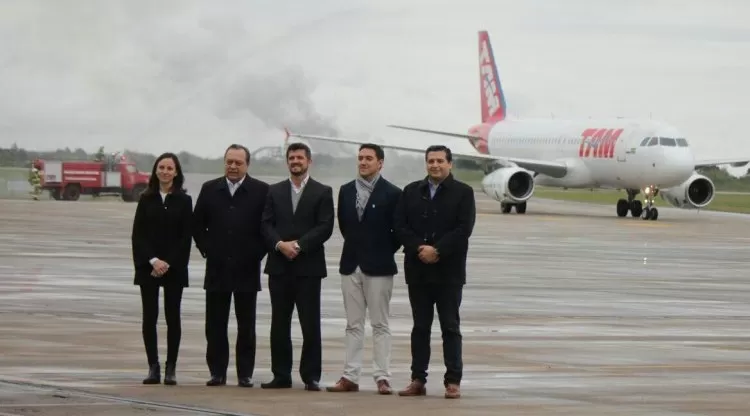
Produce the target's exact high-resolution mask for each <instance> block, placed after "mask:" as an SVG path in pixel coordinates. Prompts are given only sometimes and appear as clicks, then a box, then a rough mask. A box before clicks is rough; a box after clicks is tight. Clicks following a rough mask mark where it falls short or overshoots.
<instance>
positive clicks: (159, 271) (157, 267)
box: [151, 259, 169, 277]
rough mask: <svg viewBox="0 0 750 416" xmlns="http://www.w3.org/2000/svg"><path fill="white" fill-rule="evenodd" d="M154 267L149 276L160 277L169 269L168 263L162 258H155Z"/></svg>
mask: <svg viewBox="0 0 750 416" xmlns="http://www.w3.org/2000/svg"><path fill="white" fill-rule="evenodd" d="M153 267H154V269H153V270H152V271H151V276H154V277H162V276H164V273H166V272H167V270H169V264H167V262H165V261H163V260H159V259H157V260H156V261H155V262H154V264H153Z"/></svg>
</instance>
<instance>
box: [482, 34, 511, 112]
mask: <svg viewBox="0 0 750 416" xmlns="http://www.w3.org/2000/svg"><path fill="white" fill-rule="evenodd" d="M479 89H480V93H481V95H482V123H486V122H491V123H492V122H498V121H502V120H503V119H505V97H504V95H503V90H502V87H501V86H500V77H498V75H497V67H496V66H495V57H494V54H493V53H492V44H491V43H490V36H489V34H488V33H487V32H486V31H481V32H479Z"/></svg>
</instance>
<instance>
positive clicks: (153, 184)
mask: <svg viewBox="0 0 750 416" xmlns="http://www.w3.org/2000/svg"><path fill="white" fill-rule="evenodd" d="M164 159H172V160H173V161H174V168H175V172H177V174H176V175H175V176H174V179H173V180H172V189H171V191H172V192H185V189H184V188H183V185H184V184H185V175H184V174H183V173H182V165H180V159H179V158H177V155H176V154H174V153H170V152H166V153H162V154H161V155H159V157H157V158H156V161H155V162H154V166H153V167H152V168H151V177H150V178H148V189H146V191H145V192H144V194H156V193H158V192H159V177H158V176H157V175H156V167H157V166H159V162H161V161H162V160H164Z"/></svg>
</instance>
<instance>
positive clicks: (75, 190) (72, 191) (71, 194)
mask: <svg viewBox="0 0 750 416" xmlns="http://www.w3.org/2000/svg"><path fill="white" fill-rule="evenodd" d="M80 196H81V187H80V186H78V184H69V185H68V186H66V187H65V191H64V192H63V199H64V200H66V201H78V197H80Z"/></svg>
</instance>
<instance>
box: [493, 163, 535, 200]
mask: <svg viewBox="0 0 750 416" xmlns="http://www.w3.org/2000/svg"><path fill="white" fill-rule="evenodd" d="M482 191H483V192H484V193H485V194H487V195H488V196H489V197H490V198H492V199H494V200H496V201H500V202H510V203H521V202H526V201H527V200H528V199H529V198H531V195H532V194H533V193H534V177H533V176H532V175H531V173H529V172H528V171H526V170H524V169H521V168H519V167H504V168H500V169H497V170H495V171H494V172H492V173H490V174H489V175H487V176H485V177H484V179H482Z"/></svg>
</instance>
